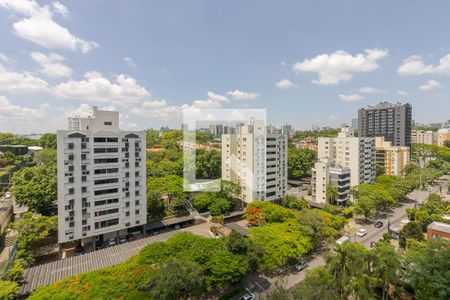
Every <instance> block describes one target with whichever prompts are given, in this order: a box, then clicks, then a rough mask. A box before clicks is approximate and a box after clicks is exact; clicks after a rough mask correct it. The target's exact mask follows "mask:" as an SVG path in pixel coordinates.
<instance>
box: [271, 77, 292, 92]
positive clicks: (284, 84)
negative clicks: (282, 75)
mask: <svg viewBox="0 0 450 300" xmlns="http://www.w3.org/2000/svg"><path fill="white" fill-rule="evenodd" d="M275 86H276V87H277V88H279V89H284V90H286V89H288V88H291V87H294V86H295V84H294V83H293V82H292V81H290V80H289V79H281V80H280V81H278V82H277V83H275Z"/></svg>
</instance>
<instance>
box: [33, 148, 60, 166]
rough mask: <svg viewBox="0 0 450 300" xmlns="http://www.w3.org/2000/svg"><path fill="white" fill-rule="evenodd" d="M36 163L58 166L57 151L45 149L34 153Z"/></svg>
mask: <svg viewBox="0 0 450 300" xmlns="http://www.w3.org/2000/svg"><path fill="white" fill-rule="evenodd" d="M33 160H34V162H35V163H37V164H44V165H56V150H55V149H43V150H41V151H37V152H35V153H34V158H33Z"/></svg>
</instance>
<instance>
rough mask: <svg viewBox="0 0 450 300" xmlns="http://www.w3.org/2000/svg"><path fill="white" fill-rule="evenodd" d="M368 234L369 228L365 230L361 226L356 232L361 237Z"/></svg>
mask: <svg viewBox="0 0 450 300" xmlns="http://www.w3.org/2000/svg"><path fill="white" fill-rule="evenodd" d="M366 234H367V230H365V229H364V228H361V229H359V230H358V231H357V232H356V236H359V237H363V236H365V235H366Z"/></svg>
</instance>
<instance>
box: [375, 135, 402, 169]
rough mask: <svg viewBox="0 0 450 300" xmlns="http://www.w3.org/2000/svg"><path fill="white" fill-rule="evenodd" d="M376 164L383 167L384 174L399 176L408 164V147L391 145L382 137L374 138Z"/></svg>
mask: <svg viewBox="0 0 450 300" xmlns="http://www.w3.org/2000/svg"><path fill="white" fill-rule="evenodd" d="M375 147H376V151H377V165H379V166H382V167H383V168H384V173H385V174H386V175H394V176H401V175H403V171H404V170H405V166H406V165H407V164H409V162H410V159H409V157H410V156H409V147H402V146H392V143H391V142H387V141H385V140H384V138H383V137H377V138H375Z"/></svg>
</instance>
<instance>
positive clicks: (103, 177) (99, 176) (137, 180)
mask: <svg viewBox="0 0 450 300" xmlns="http://www.w3.org/2000/svg"><path fill="white" fill-rule="evenodd" d="M145 139H146V135H145V131H121V130H120V129H119V113H118V112H113V111H105V110H99V109H98V108H97V107H95V106H94V107H93V111H92V115H90V116H88V117H73V118H69V129H68V130H58V132H57V143H58V144H57V152H58V242H59V243H60V244H62V243H65V242H69V241H82V242H83V243H84V242H93V243H94V242H95V241H102V240H106V239H108V238H116V237H118V236H119V235H124V234H127V230H128V229H130V230H131V229H132V228H133V227H137V226H142V225H144V224H145V223H146V221H147V198H146V165H145V161H146V155H145V145H146V141H145Z"/></svg>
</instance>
